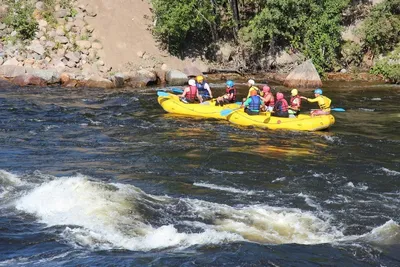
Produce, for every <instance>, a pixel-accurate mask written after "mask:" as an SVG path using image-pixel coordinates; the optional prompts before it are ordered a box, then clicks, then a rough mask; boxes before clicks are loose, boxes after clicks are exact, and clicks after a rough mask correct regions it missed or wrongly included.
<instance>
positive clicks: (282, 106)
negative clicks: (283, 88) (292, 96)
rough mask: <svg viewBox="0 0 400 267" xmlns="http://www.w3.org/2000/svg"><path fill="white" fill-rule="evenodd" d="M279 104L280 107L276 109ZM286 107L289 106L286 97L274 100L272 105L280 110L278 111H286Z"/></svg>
mask: <svg viewBox="0 0 400 267" xmlns="http://www.w3.org/2000/svg"><path fill="white" fill-rule="evenodd" d="M279 104H280V109H278V106H279ZM288 108H289V105H288V103H287V101H286V99H284V98H283V99H281V100H278V101H276V103H275V106H274V109H275V110H277V111H280V112H287V111H288Z"/></svg>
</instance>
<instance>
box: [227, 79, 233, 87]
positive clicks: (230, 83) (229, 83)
mask: <svg viewBox="0 0 400 267" xmlns="http://www.w3.org/2000/svg"><path fill="white" fill-rule="evenodd" d="M226 85H227V86H229V87H233V86H234V85H235V83H234V82H233V81H232V80H229V81H227V82H226Z"/></svg>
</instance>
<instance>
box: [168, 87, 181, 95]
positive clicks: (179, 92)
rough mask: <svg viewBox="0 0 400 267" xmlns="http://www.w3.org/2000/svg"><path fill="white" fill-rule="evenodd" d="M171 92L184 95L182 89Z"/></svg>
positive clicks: (174, 89)
mask: <svg viewBox="0 0 400 267" xmlns="http://www.w3.org/2000/svg"><path fill="white" fill-rule="evenodd" d="M171 90H172V92H173V93H175V94H182V93H183V90H182V89H180V88H172V89H171Z"/></svg>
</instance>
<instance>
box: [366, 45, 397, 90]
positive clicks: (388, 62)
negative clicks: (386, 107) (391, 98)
mask: <svg viewBox="0 0 400 267" xmlns="http://www.w3.org/2000/svg"><path fill="white" fill-rule="evenodd" d="M371 73H373V74H381V75H383V76H384V77H385V78H386V79H388V80H389V81H390V82H392V83H398V84H400V44H398V45H397V48H396V49H395V50H394V51H393V52H391V53H390V54H389V55H388V56H387V57H385V58H383V59H381V60H379V61H378V62H377V63H376V64H375V66H374V67H373V68H372V69H371Z"/></svg>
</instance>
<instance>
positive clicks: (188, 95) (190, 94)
mask: <svg viewBox="0 0 400 267" xmlns="http://www.w3.org/2000/svg"><path fill="white" fill-rule="evenodd" d="M196 95H197V87H196V86H194V85H190V86H189V92H187V93H186V95H185V97H186V98H187V99H190V100H194V99H195V98H196Z"/></svg>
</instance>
